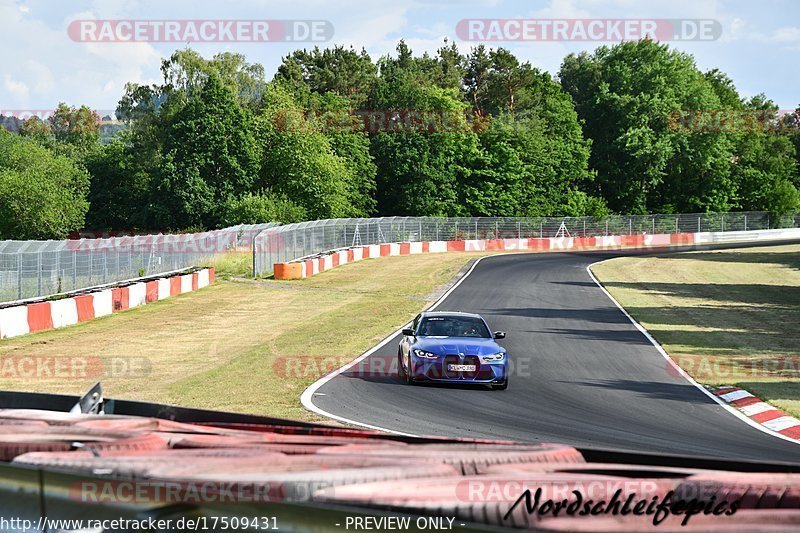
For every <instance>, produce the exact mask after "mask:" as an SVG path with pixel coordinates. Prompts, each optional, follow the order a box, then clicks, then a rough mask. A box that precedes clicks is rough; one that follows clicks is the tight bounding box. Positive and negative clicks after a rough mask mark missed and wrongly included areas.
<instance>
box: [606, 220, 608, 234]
mask: <svg viewBox="0 0 800 533" xmlns="http://www.w3.org/2000/svg"><path fill="white" fill-rule="evenodd" d="M606 237H608V219H606Z"/></svg>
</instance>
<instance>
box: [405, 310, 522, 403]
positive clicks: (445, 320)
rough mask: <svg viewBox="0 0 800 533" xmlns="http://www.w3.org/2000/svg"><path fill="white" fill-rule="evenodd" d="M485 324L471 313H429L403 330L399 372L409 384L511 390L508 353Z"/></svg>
mask: <svg viewBox="0 0 800 533" xmlns="http://www.w3.org/2000/svg"><path fill="white" fill-rule="evenodd" d="M505 336H506V334H505V333H503V332H502V331H495V332H494V333H492V332H491V330H490V329H489V326H488V325H487V324H486V321H485V320H484V319H483V318H482V317H481V316H480V315H475V314H472V313H456V312H449V311H448V312H444V311H437V312H428V313H421V314H419V315H417V318H415V319H414V322H412V324H411V327H410V328H405V329H403V340H402V341H401V342H400V346H399V347H398V349H397V359H398V361H397V362H398V369H399V373H400V377H401V378H405V380H406V383H408V384H413V383H414V382H417V381H441V382H448V383H475V384H482V385H490V386H491V387H492V388H495V389H500V390H504V389H506V388H507V387H508V353H507V352H506V350H505V348H503V347H502V346H500V345H499V344H497V343H496V342H495V339H503V338H505Z"/></svg>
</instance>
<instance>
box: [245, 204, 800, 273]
mask: <svg viewBox="0 0 800 533" xmlns="http://www.w3.org/2000/svg"><path fill="white" fill-rule="evenodd" d="M776 227H800V215H789V216H785V217H781V218H779V219H777V220H775V219H774V218H771V217H770V214H769V213H767V212H741V213H692V214H676V215H631V216H624V215H613V216H608V217H604V218H594V217H579V218H573V217H537V218H510V217H503V218H500V217H480V218H466V217H465V218H438V217H387V218H348V219H329V220H316V221H312V222H300V223H297V224H286V225H283V226H277V227H273V228H268V229H266V230H264V231H262V232H261V233H259V234H258V235H257V236H256V237H255V239H254V241H253V272H254V274H255V275H256V276H264V275H268V274H271V273H272V272H273V265H274V264H275V263H283V262H287V261H293V260H295V259H300V258H303V257H309V256H313V255H316V254H320V253H323V252H327V251H330V250H336V249H339V248H346V247H350V246H358V245H366V244H380V243H387V242H416V241H448V240H461V239H504V238H506V239H508V238H512V239H513V238H544V237H556V236H562V235H567V234H568V235H570V236H573V237H593V236H602V235H632V234H641V233H648V234H654V233H695V232H706V231H744V230H761V229H770V228H776Z"/></svg>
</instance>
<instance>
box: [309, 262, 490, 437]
mask: <svg viewBox="0 0 800 533" xmlns="http://www.w3.org/2000/svg"><path fill="white" fill-rule="evenodd" d="M492 255H495V254H490V255H484V256H482V257H479V258H478V259H476V260H475V261H474V262H473V263H472V266H471V267H470V268H469V270H468V271H467V272H466V274H464V275H463V276H461V277H460V278H459V279H458V281H456V282H455V283H454V284H453V285H452V286H451V287H450V288H449V289H447V291H445V293H444V294H443V295H442V296H441V297H439V299H438V300H436V301H435V302H434V303H433V304H432V305H431V306H430V307H428V310H432V309H436V307H438V306H439V304H441V303H442V302H444V301H445V299H447V297H448V296H450V293H452V292H453V291H454V290H456V289H457V288H458V286H459V285H461V282H463V281H464V280H465V279H467V278H468V277H469V275H470V274H472V271H473V270H475V267H476V266H478V263H480V262H481V261H482V260H483V259H486V258H487V257H492ZM406 325H407V324H404V325H403V326H402V327H400V328H399V329H396V330H395V331H393V332H392V333H390V334H389V335H388V336H386V337H385V338H384V339H383V340H382V341H381V342H379V343H378V344H376V345H375V346H373V347H372V348H370V349H369V350H367V351H366V352H364V353H363V354H361V355H359V356H358V357H356V358H355V359H353V360H352V361H350V362H349V363H347V364H346V365H344V366H341V367H339V368H338V369H336V370H334V371H332V372H330V373H329V374H327V375H325V376H323V377H321V378H319V379H318V380H317V381H315V382H314V383H312V384H311V385H309V386H308V388H306V390H304V391H303V394H301V395H300V403H301V404H303V407H305V408H306V409H307V410H308V411H311V412H312V413H316V414H318V415H321V416H324V417H327V418H331V419H333V420H338V421H339V422H345V423H347V424H353V425H356V426H361V427H364V428H368V429H374V430H378V431H385V432H387V433H393V434H395V435H403V436H406V437H419V436H420V435H415V434H413V433H403V432H402V431H395V430H393V429H387V428H382V427H379V426H373V425H371V424H365V423H364V422H358V421H356V420H350V419H349V418H345V417H343V416H339V415H335V414H333V413H329V412H327V411H325V410H324V409H321V408H319V407H317V406H316V405H314V401H313V399H314V394H315V393H316V392H317V390H319V389H320V387H322V386H323V385H325V384H326V383H327V382H328V381H330V380H331V379H333V378H334V377H336V376H337V375H339V374H341V373H342V372H345V371H347V370H349V369H350V368H352V367H354V366H355V365H357V364H358V363H360V362H361V361H363V360H364V359H366V358H367V357H369V356H370V355H372V354H373V353H375V352H376V351H378V350H379V349H380V348H383V347H384V346H385V345H386V344H388V343H389V341H391V340H392V339H393V338H394V337H395V336H396V335H397V334H398V333H400V332H401V331H402V330H403V327H405V326H406Z"/></svg>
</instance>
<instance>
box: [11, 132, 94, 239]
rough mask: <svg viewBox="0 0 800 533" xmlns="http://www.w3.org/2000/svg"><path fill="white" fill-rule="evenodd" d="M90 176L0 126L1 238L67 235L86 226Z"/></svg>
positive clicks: (57, 237)
mask: <svg viewBox="0 0 800 533" xmlns="http://www.w3.org/2000/svg"><path fill="white" fill-rule="evenodd" d="M88 188H89V175H88V174H87V172H86V171H85V170H84V169H82V168H81V167H79V166H78V165H76V164H75V163H74V162H73V161H72V160H71V159H69V158H68V157H66V156H63V155H58V154H55V153H53V152H52V151H51V150H49V149H47V148H45V147H43V146H41V145H39V144H38V143H36V142H33V141H31V140H29V139H25V138H22V137H19V136H17V135H13V134H11V133H8V132H6V131H4V130H0V238H3V239H63V238H65V237H66V236H67V234H68V233H69V232H70V231H74V230H79V229H81V228H82V227H83V221H84V216H85V215H86V211H87V209H88V207H89V204H88V202H87V201H86V195H87V192H88Z"/></svg>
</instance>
